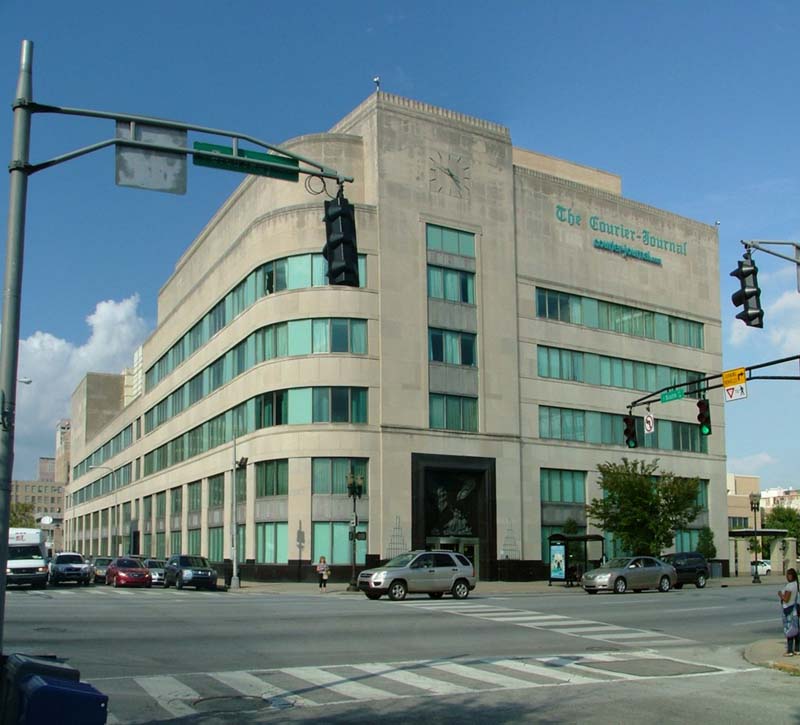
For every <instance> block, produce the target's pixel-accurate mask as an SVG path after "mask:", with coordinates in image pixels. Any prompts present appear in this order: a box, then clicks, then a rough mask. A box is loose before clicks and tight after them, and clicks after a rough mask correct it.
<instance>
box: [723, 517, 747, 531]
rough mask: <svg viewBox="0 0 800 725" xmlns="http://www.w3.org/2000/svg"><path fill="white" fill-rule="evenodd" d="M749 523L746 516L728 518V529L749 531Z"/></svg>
mask: <svg viewBox="0 0 800 725" xmlns="http://www.w3.org/2000/svg"><path fill="white" fill-rule="evenodd" d="M751 523H752V522H751V520H750V519H749V518H748V517H747V516H728V528H729V529H749V528H750V524H751Z"/></svg>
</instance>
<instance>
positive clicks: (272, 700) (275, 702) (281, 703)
mask: <svg viewBox="0 0 800 725" xmlns="http://www.w3.org/2000/svg"><path fill="white" fill-rule="evenodd" d="M264 701H265V702H266V703H267V704H268V705H269V706H270V707H271V708H272V709H273V710H288V709H289V708H290V707H294V703H293V702H292V701H291V700H287V699H286V698H285V697H264Z"/></svg>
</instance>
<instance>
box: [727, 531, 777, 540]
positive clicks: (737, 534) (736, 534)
mask: <svg viewBox="0 0 800 725" xmlns="http://www.w3.org/2000/svg"><path fill="white" fill-rule="evenodd" d="M788 533H789V532H788V531H787V530H786V529H731V530H730V531H728V536H730V537H731V538H732V539H752V538H753V537H754V536H766V537H769V536H786V534H788Z"/></svg>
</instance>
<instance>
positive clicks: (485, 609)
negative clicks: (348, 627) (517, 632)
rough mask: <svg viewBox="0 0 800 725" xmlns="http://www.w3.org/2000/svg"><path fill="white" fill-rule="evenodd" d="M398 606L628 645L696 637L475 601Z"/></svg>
mask: <svg viewBox="0 0 800 725" xmlns="http://www.w3.org/2000/svg"><path fill="white" fill-rule="evenodd" d="M392 604H395V605H397V606H401V607H406V608H408V609H411V610H421V611H424V612H426V613H427V612H437V613H438V612H441V613H443V614H457V615H459V616H463V617H472V618H477V619H484V620H487V621H491V622H496V623H498V624H512V625H515V626H517V627H527V628H528V629H537V630H542V631H545V630H546V631H548V632H555V633H557V634H566V635H568V636H570V637H582V638H584V639H591V640H596V641H600V642H608V643H613V644H620V645H626V646H630V647H650V646H658V647H663V646H665V645H666V646H676V645H681V646H682V645H688V644H694V643H695V641H694V640H691V639H686V638H684V637H676V636H674V635H671V634H664V633H663V632H655V631H653V630H648V629H638V628H635V627H625V626H622V625H617V624H608V623H607V622H598V621H595V620H591V619H577V618H574V617H568V616H566V615H564V614H548V613H546V612H533V611H530V610H528V609H509V608H507V607H497V606H494V605H491V604H480V603H478V602H460V603H450V602H443V601H430V602H428V601H404V602H392Z"/></svg>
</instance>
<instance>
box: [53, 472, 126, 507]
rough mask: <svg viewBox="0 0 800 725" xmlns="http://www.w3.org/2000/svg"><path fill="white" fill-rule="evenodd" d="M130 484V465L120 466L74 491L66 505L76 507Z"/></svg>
mask: <svg viewBox="0 0 800 725" xmlns="http://www.w3.org/2000/svg"><path fill="white" fill-rule="evenodd" d="M130 482H131V464H130V463H126V464H125V465H124V466H120V467H119V468H117V469H116V470H115V471H113V472H111V473H107V474H106V475H105V476H103V477H102V478H98V479H97V480H96V481H94V482H92V483H88V484H86V485H85V486H83V487H82V488H79V489H78V490H77V491H75V492H74V493H73V494H72V496H71V498H70V503H69V504H68V505H71V506H77V505H78V504H81V503H84V502H86V501H91V500H92V499H93V498H97V497H98V496H104V495H105V494H107V493H111V492H112V491H116V490H117V489H119V488H122V487H123V486H127V485H128V484H129V483H130Z"/></svg>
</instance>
